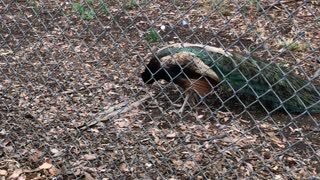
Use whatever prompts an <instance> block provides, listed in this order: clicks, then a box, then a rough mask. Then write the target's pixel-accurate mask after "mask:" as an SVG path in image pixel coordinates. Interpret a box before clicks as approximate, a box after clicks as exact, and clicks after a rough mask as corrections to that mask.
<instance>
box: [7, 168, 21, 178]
mask: <svg viewBox="0 0 320 180" xmlns="http://www.w3.org/2000/svg"><path fill="white" fill-rule="evenodd" d="M22 173H23V170H22V169H16V170H14V171H13V173H12V174H11V176H10V177H9V179H16V178H18V177H19V176H20V174H22Z"/></svg>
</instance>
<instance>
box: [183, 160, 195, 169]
mask: <svg viewBox="0 0 320 180" xmlns="http://www.w3.org/2000/svg"><path fill="white" fill-rule="evenodd" d="M183 166H184V167H186V168H188V169H194V168H195V163H194V162H193V161H187V162H185V163H184V164H183Z"/></svg>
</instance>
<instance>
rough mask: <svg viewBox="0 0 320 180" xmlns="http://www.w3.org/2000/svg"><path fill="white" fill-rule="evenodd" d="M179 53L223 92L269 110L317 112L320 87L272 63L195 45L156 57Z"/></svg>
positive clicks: (168, 49) (177, 46) (176, 46)
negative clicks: (202, 67) (205, 70)
mask: <svg viewBox="0 0 320 180" xmlns="http://www.w3.org/2000/svg"><path fill="white" fill-rule="evenodd" d="M182 52H188V53H192V54H194V56H196V57H197V58H199V59H201V60H202V61H203V62H204V63H205V64H206V65H207V66H208V67H210V68H211V69H212V70H213V71H214V72H215V73H216V74H217V75H218V77H219V80H220V87H219V88H221V89H223V90H224V91H229V92H233V93H236V94H239V95H241V96H244V97H249V96H250V97H251V98H252V97H253V99H258V100H259V101H260V102H261V103H262V104H263V105H266V106H270V107H272V109H279V108H284V109H286V110H287V111H288V112H293V113H298V112H304V111H309V112H311V113H319V112H320V87H319V86H316V85H314V84H312V82H310V81H307V80H305V79H303V78H301V77H300V76H299V75H297V74H295V73H294V72H293V70H291V71H289V70H288V69H287V68H285V67H282V66H280V65H279V64H277V63H275V62H267V61H263V60H261V59H259V58H256V57H251V56H242V55H240V54H236V53H232V54H230V53H227V52H224V51H223V50H222V49H219V48H214V47H210V46H203V45H196V44H195V45H193V44H174V45H171V46H168V47H165V48H162V49H160V50H159V51H158V52H157V54H156V56H157V57H158V58H159V59H161V58H162V57H165V56H172V55H173V54H176V53H182ZM177 61H179V60H177Z"/></svg>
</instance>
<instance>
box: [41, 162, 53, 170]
mask: <svg viewBox="0 0 320 180" xmlns="http://www.w3.org/2000/svg"><path fill="white" fill-rule="evenodd" d="M52 166H53V165H52V164H49V163H47V162H45V163H43V164H42V165H41V166H39V169H50V168H51V167H52Z"/></svg>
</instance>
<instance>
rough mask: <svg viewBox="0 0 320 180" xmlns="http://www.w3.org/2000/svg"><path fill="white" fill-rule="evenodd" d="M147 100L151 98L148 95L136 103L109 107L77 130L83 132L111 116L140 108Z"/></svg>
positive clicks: (124, 103) (123, 103) (122, 103)
mask: <svg viewBox="0 0 320 180" xmlns="http://www.w3.org/2000/svg"><path fill="white" fill-rule="evenodd" d="M149 98H151V96H150V95H149V94H148V95H146V96H144V97H142V98H141V99H139V100H138V101H135V102H133V103H131V104H130V102H128V101H127V102H121V103H119V104H116V105H114V106H112V107H110V108H109V109H107V110H106V111H104V112H102V113H99V115H98V117H97V118H96V119H94V120H92V121H91V122H89V123H85V124H82V125H80V126H78V127H77V128H80V129H81V130H85V129H86V128H88V127H91V126H94V125H96V124H97V123H99V122H104V121H107V120H109V119H110V118H111V117H113V116H116V115H120V114H122V113H126V112H128V111H130V110H132V109H133V108H136V107H138V106H140V105H141V104H142V103H143V102H144V101H146V100H147V99H149Z"/></svg>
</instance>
